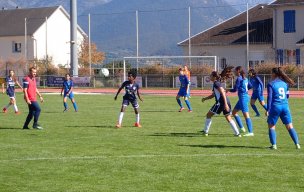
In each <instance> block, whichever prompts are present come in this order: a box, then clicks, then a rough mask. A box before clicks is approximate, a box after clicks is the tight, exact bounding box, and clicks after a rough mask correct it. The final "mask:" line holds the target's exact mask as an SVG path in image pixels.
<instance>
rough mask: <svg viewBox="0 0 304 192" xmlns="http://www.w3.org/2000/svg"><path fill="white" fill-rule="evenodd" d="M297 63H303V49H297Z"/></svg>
mask: <svg viewBox="0 0 304 192" xmlns="http://www.w3.org/2000/svg"><path fill="white" fill-rule="evenodd" d="M296 64H297V65H300V64H301V50H300V49H296Z"/></svg>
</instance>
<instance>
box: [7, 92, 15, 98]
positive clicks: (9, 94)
mask: <svg viewBox="0 0 304 192" xmlns="http://www.w3.org/2000/svg"><path fill="white" fill-rule="evenodd" d="M6 94H7V95H8V96H9V98H15V97H16V95H15V92H11V91H6Z"/></svg>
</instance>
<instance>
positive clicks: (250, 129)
mask: <svg viewBox="0 0 304 192" xmlns="http://www.w3.org/2000/svg"><path fill="white" fill-rule="evenodd" d="M246 124H247V128H248V132H249V133H253V128H252V122H251V119H250V118H246Z"/></svg>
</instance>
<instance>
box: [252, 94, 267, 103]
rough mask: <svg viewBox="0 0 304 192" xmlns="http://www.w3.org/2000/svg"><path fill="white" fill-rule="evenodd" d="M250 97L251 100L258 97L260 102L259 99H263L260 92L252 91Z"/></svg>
mask: <svg viewBox="0 0 304 192" xmlns="http://www.w3.org/2000/svg"><path fill="white" fill-rule="evenodd" d="M251 99H252V100H257V99H258V100H259V101H260V102H261V101H264V96H263V94H262V93H259V92H252V95H251Z"/></svg>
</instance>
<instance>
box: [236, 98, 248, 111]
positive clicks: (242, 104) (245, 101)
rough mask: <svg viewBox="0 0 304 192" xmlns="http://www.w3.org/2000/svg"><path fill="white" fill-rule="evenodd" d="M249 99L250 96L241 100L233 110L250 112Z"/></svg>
mask: <svg viewBox="0 0 304 192" xmlns="http://www.w3.org/2000/svg"><path fill="white" fill-rule="evenodd" d="M248 104H249V97H248V95H246V96H243V97H241V98H239V100H238V102H237V103H236V105H235V107H234V109H233V110H237V111H242V112H243V113H245V112H249V107H248Z"/></svg>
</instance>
